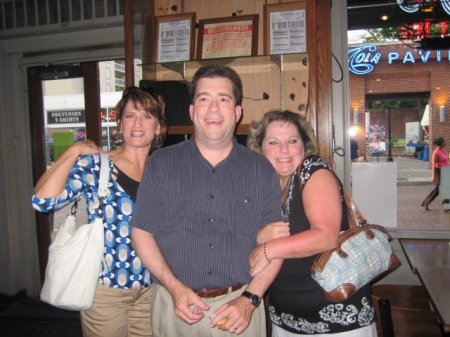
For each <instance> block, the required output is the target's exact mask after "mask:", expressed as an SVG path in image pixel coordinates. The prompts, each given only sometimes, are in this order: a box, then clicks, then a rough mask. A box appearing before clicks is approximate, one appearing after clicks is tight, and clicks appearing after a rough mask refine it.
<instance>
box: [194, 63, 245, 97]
mask: <svg viewBox="0 0 450 337" xmlns="http://www.w3.org/2000/svg"><path fill="white" fill-rule="evenodd" d="M216 77H223V78H228V79H229V80H230V81H231V84H232V86H233V95H234V99H235V101H236V105H242V81H241V78H240V77H239V75H238V73H237V72H236V71H234V70H233V69H231V68H230V67H227V66H223V65H220V64H215V63H211V64H207V65H204V66H202V67H200V68H199V69H198V70H197V72H196V73H195V75H194V77H193V79H192V85H191V102H192V103H194V99H195V91H196V89H197V82H198V81H199V80H200V79H202V78H216Z"/></svg>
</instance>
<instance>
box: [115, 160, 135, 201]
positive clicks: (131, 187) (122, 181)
mask: <svg viewBox="0 0 450 337" xmlns="http://www.w3.org/2000/svg"><path fill="white" fill-rule="evenodd" d="M113 175H114V177H115V179H116V181H117V183H118V184H119V185H120V186H121V187H122V188H123V189H124V191H125V192H127V194H128V195H129V196H130V198H131V199H132V200H133V201H134V202H136V194H137V190H138V187H139V181H136V180H134V179H132V178H130V177H129V176H127V175H126V174H125V173H123V172H122V171H121V170H120V169H119V168H118V167H117V166H116V165H114V169H113Z"/></svg>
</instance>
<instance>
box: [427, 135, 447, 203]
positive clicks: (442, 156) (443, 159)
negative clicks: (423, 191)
mask: <svg viewBox="0 0 450 337" xmlns="http://www.w3.org/2000/svg"><path fill="white" fill-rule="evenodd" d="M433 145H435V146H436V148H435V149H434V151H433V153H432V154H431V173H432V174H431V180H432V182H433V183H434V184H435V187H434V189H433V190H432V191H431V192H430V194H428V195H427V197H426V198H425V199H424V200H423V201H422V204H421V206H422V207H424V208H425V210H427V211H429V210H430V208H429V206H430V204H431V202H432V201H433V200H434V199H436V197H437V196H438V195H439V185H440V182H441V168H442V167H445V166H449V158H448V152H447V151H445V150H444V148H445V140H444V137H438V138H436V139H435V140H434V141H433ZM445 202H447V203H448V200H447V199H445V200H443V203H445Z"/></svg>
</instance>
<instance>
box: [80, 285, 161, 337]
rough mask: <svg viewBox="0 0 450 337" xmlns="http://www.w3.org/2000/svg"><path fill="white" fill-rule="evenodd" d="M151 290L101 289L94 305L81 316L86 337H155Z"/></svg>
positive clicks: (98, 289)
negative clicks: (152, 323) (152, 322)
mask: <svg viewBox="0 0 450 337" xmlns="http://www.w3.org/2000/svg"><path fill="white" fill-rule="evenodd" d="M152 290H153V286H151V287H150V288H135V289H116V288H109V287H107V286H104V285H101V284H99V285H97V289H96V292H95V298H94V304H93V305H92V307H91V308H90V309H88V310H84V311H82V312H81V326H82V329H83V336H84V337H137V336H145V337H150V336H151V335H152V326H151V317H150V306H151V300H152Z"/></svg>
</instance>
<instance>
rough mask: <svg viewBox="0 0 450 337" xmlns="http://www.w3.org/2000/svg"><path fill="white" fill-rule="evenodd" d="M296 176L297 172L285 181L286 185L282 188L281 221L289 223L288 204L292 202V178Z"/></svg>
mask: <svg viewBox="0 0 450 337" xmlns="http://www.w3.org/2000/svg"><path fill="white" fill-rule="evenodd" d="M296 175H297V172H294V173H293V174H292V175H291V177H290V178H288V179H287V181H286V185H285V186H284V188H283V194H282V200H283V205H282V215H283V221H286V222H288V221H289V213H290V204H291V200H292V190H293V189H294V178H295V176H296Z"/></svg>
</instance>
